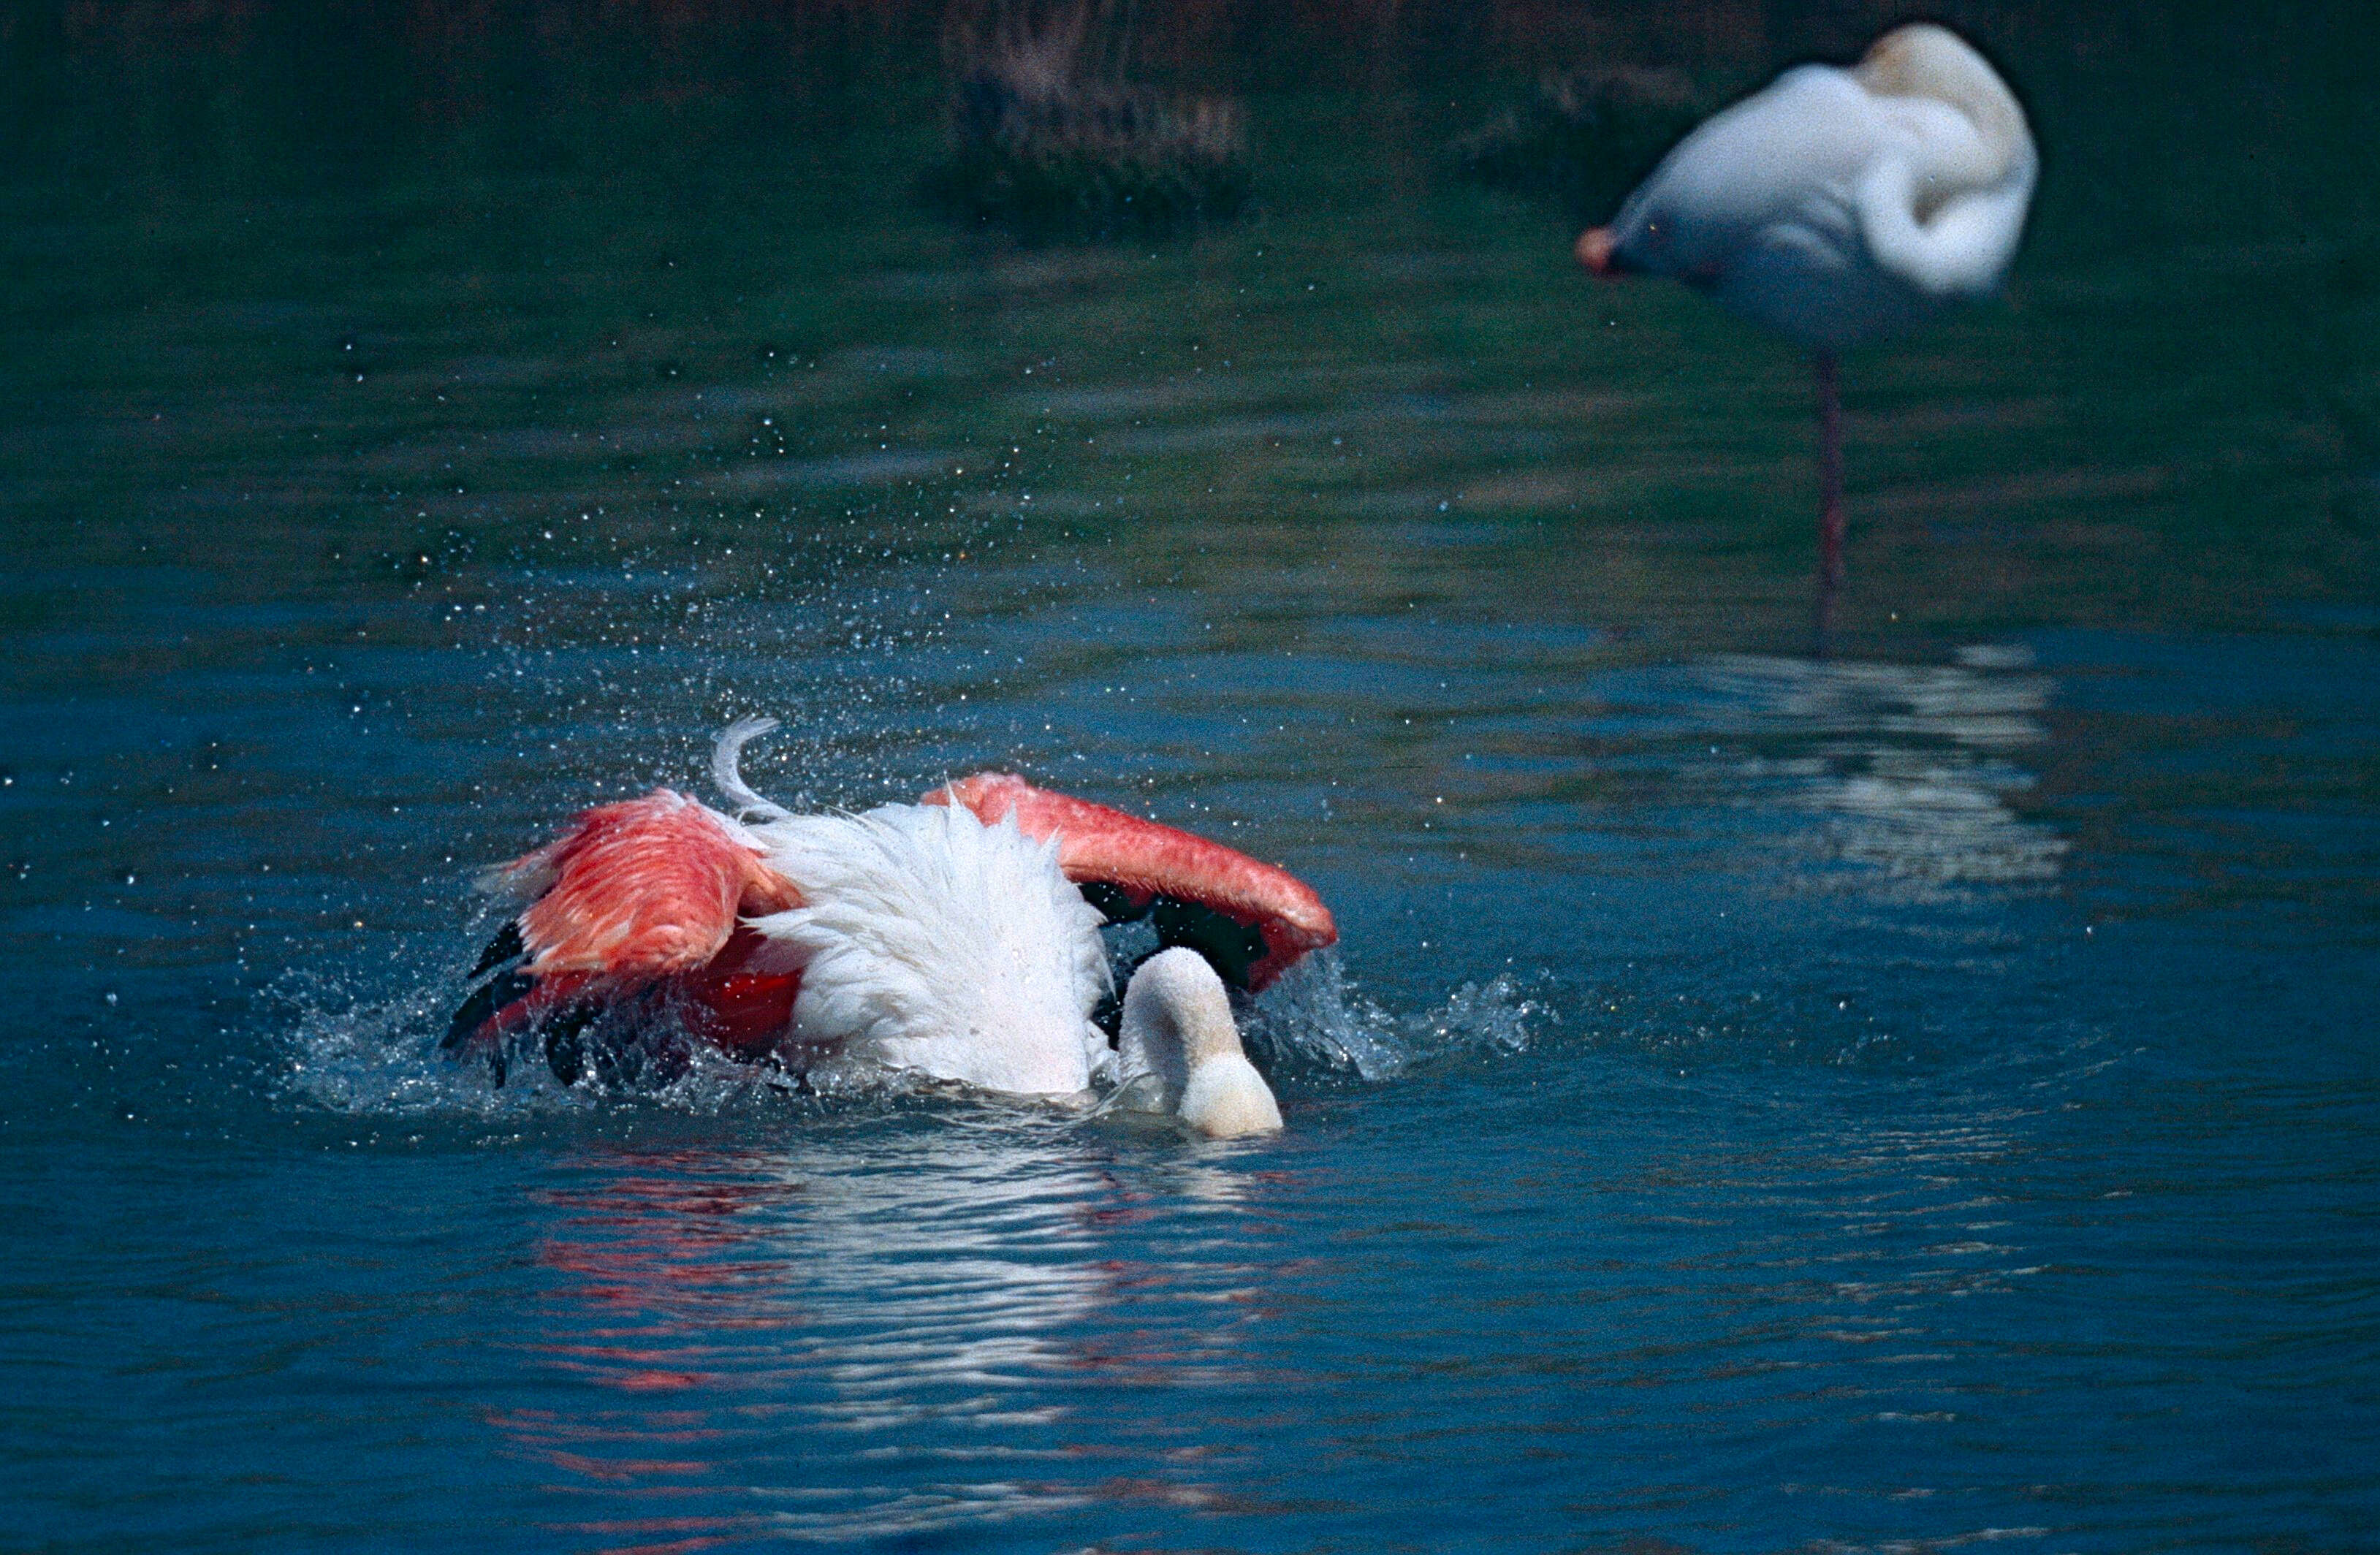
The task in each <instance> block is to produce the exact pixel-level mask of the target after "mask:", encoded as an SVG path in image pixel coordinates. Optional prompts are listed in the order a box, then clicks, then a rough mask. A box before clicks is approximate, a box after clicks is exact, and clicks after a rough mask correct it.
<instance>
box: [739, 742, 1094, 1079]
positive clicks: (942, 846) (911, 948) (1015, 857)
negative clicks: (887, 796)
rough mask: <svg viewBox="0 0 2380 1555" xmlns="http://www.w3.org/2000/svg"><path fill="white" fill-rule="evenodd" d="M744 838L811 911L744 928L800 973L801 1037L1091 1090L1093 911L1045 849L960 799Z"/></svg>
mask: <svg viewBox="0 0 2380 1555" xmlns="http://www.w3.org/2000/svg"><path fill="white" fill-rule="evenodd" d="M729 770H730V771H732V770H733V769H732V765H730V767H729ZM739 786H740V785H739ZM747 792H748V791H747ZM754 797H755V798H757V796H754ZM735 798H736V799H737V800H738V801H739V802H742V800H743V798H744V796H743V795H740V794H739V795H735ZM763 803H765V801H763ZM751 832H752V833H753V835H755V836H756V837H757V838H758V839H759V841H760V843H761V844H762V845H764V846H765V847H766V848H767V849H768V856H767V862H768V865H769V867H770V868H771V869H774V870H776V871H777V872H778V873H780V874H782V875H783V876H784V877H785V878H786V879H787V880H789V881H794V882H795V884H796V885H797V886H798V887H799V889H800V891H801V893H802V897H803V900H804V903H805V905H803V906H801V907H798V908H795V910H793V911H791V912H784V913H776V914H772V915H770V916H768V917H760V918H756V919H754V920H752V921H753V927H754V928H756V929H759V931H760V932H761V933H762V934H763V935H765V936H767V937H768V938H769V939H770V940H771V941H772V942H774V943H775V945H776V946H778V947H780V951H781V954H783V955H785V956H786V958H787V959H788V960H789V961H790V962H791V963H792V964H794V965H797V966H800V968H801V971H802V986H801V993H800V995H799V997H798V998H797V999H796V1000H795V1004H794V1028H795V1032H796V1033H797V1035H799V1036H800V1037H801V1038H802V1039H804V1040H807V1041H812V1042H821V1043H840V1044H842V1045H843V1051H844V1056H845V1057H846V1058H853V1059H860V1060H868V1061H873V1062H876V1063H883V1064H886V1065H888V1066H891V1067H893V1068H898V1069H908V1070H915V1071H918V1072H920V1073H923V1074H926V1075H932V1076H934V1077H936V1078H940V1079H946V1080H957V1081H962V1082H964V1083H965V1084H969V1085H976V1086H981V1087H986V1088H989V1089H992V1090H1002V1091H1011V1092H1015V1093H1019V1094H1027V1095H1050V1094H1070V1093H1073V1092H1075V1091H1079V1090H1082V1089H1083V1088H1085V1087H1087V1086H1088V1085H1089V1084H1090V1080H1091V1075H1092V1073H1093V1069H1094V1065H1095V1064H1096V1063H1099V1061H1100V1060H1102V1059H1104V1057H1105V1056H1106V1052H1107V1048H1106V1043H1105V1042H1104V1040H1103V1039H1101V1038H1100V1037H1099V1031H1098V1028H1097V1027H1093V1026H1092V1025H1091V1024H1090V1021H1089V1019H1088V1016H1089V1014H1090V1012H1091V1009H1092V1007H1093V1006H1094V1004H1096V1002H1098V1000H1099V996H1100V995H1101V994H1102V993H1104V992H1105V991H1106V990H1107V988H1108V973H1107V961H1106V958H1105V955H1104V954H1103V953H1102V951H1101V948H1100V945H1099V922H1100V917H1099V911H1098V909H1096V908H1094V907H1092V906H1091V905H1089V904H1088V903H1087V902H1085V901H1084V900H1083V896H1082V893H1081V892H1079V891H1077V890H1076V889H1075V886H1074V884H1073V883H1072V882H1071V881H1068V880H1067V879H1066V877H1065V876H1064V874H1062V872H1061V871H1060V870H1059V868H1058V860H1057V853H1056V848H1055V846H1054V844H1039V843H1036V842H1034V841H1033V840H1032V839H1030V838H1028V837H1026V835H1025V834H1024V833H1023V832H1020V831H1019V830H1018V829H1017V826H1016V823H1015V820H1014V818H1009V819H1005V820H1002V822H1001V823H1000V824H999V825H997V826H986V825H984V824H983V823H982V822H981V821H980V820H977V819H976V817H975V815H974V814H973V813H972V812H971V811H969V810H968V809H967V808H965V806H963V805H948V806H941V805H887V806H884V807H882V808H878V809H873V810H869V811H868V812H866V813H865V814H862V815H809V816H784V817H783V818H782V819H776V820H767V821H763V822H760V823H759V824H756V825H754V826H753V827H752V828H751Z"/></svg>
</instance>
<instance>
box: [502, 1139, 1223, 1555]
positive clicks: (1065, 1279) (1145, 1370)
mask: <svg viewBox="0 0 2380 1555" xmlns="http://www.w3.org/2000/svg"><path fill="white" fill-rule="evenodd" d="M872 1132H873V1133H874V1136H873V1137H870V1136H867V1135H861V1136H848V1137H846V1139H845V1140H844V1141H843V1143H844V1144H845V1145H848V1146H850V1147H851V1148H849V1149H848V1150H847V1151H845V1150H841V1149H834V1150H829V1149H821V1148H818V1147H815V1146H799V1147H795V1148H792V1149H789V1150H786V1151H784V1152H761V1151H744V1152H738V1153H735V1154H731V1155H726V1156H722V1155H720V1154H718V1153H716V1152H710V1151H705V1152H701V1153H699V1154H671V1153H659V1154H647V1153H638V1154H636V1155H630V1156H619V1157H610V1156H605V1157H598V1158H593V1159H590V1160H583V1161H580V1162H577V1163H575V1164H574V1165H573V1166H572V1167H571V1168H570V1169H569V1170H570V1172H571V1174H572V1175H573V1176H575V1177H577V1178H579V1179H581V1181H580V1182H579V1183H578V1184H577V1185H574V1186H571V1187H568V1188H565V1189H561V1190H557V1191H555V1192H553V1194H551V1195H550V1196H547V1202H549V1203H550V1204H551V1205H552V1206H553V1209H554V1210H555V1211H556V1214H555V1216H554V1217H553V1219H552V1220H551V1221H549V1223H548V1226H547V1229H546V1232H545V1233H544V1237H543V1241H542V1243H541V1245H540V1249H539V1253H538V1262H539V1264H540V1266H541V1267H542V1268H544V1269H545V1270H551V1271H553V1274H555V1275H556V1276H558V1277H559V1281H558V1283H557V1284H556V1285H555V1286H554V1288H553V1292H552V1294H551V1296H550V1297H549V1299H548V1301H547V1302H546V1304H545V1306H543V1308H542V1310H541V1311H540V1313H539V1315H538V1317H537V1318H536V1319H535V1328H536V1330H537V1332H538V1335H539V1337H537V1338H535V1339H533V1340H531V1341H530V1342H529V1346H528V1347H529V1354H530V1355H532V1356H534V1357H535V1358H536V1360H537V1361H538V1362H539V1363H540V1365H542V1366H544V1367H550V1368H552V1369H553V1371H555V1372H557V1373H559V1374H561V1375H564V1376H565V1377H569V1378H573V1379H581V1380H583V1381H585V1382H587V1383H589V1384H592V1385H593V1386H594V1387H595V1388H596V1389H597V1390H598V1391H597V1392H595V1393H594V1394H592V1395H589V1403H587V1404H586V1405H585V1406H582V1407H578V1408H574V1409H568V1410H556V1409H540V1410H534V1411H526V1412H508V1413H506V1414H504V1415H502V1416H501V1417H500V1420H499V1423H500V1424H501V1425H502V1426H503V1427H504V1430H505V1432H506V1434H507V1435H508V1437H510V1439H511V1440H513V1441H514V1442H515V1443H516V1446H517V1447H518V1448H519V1449H520V1450H521V1451H522V1452H525V1453H526V1454H528V1456H529V1457H530V1458H531V1459H532V1460H533V1461H536V1462H539V1463H540V1464H544V1465H546V1466H547V1467H548V1468H549V1469H551V1470H553V1471H555V1472H557V1473H558V1474H559V1475H560V1476H562V1477H561V1478H560V1479H558V1480H556V1481H554V1482H553V1484H552V1486H551V1487H550V1488H554V1489H556V1490H558V1491H561V1492H563V1493H566V1494H577V1495H581V1496H585V1495H593V1496H596V1497H597V1498H599V1500H600V1501H601V1503H602V1505H603V1511H602V1512H601V1513H600V1514H599V1515H597V1516H594V1517H591V1518H589V1519H586V1520H580V1521H574V1522H573V1524H572V1526H573V1527H574V1528H575V1529H577V1531H581V1532H588V1533H600V1534H601V1535H602V1536H604V1537H605V1539H606V1541H607V1542H609V1541H613V1540H617V1541H619V1542H620V1543H621V1544H623V1545H625V1544H629V1543H633V1542H635V1540H637V1539H638V1538H657V1537H661V1536H662V1535H663V1534H673V1535H675V1536H676V1537H737V1536H739V1535H740V1536H750V1535H754V1534H759V1533H766V1534H767V1535H769V1536H771V1537H779V1538H816V1539H823V1540H830V1541H834V1542H856V1541H867V1540H871V1539H880V1538H893V1537H926V1536H930V1535H934V1534H938V1533H950V1532H955V1531H958V1530H961V1529H966V1528H982V1527H989V1526H997V1525H1002V1524H1004V1523H1010V1522H1015V1521H1018V1520H1046V1519H1050V1518H1055V1517H1059V1516H1061V1515H1062V1514H1064V1513H1066V1512H1070V1511H1073V1510H1076V1509H1079V1508H1081V1507H1084V1506H1087V1505H1089V1504H1091V1503H1093V1502H1095V1501H1097V1500H1102V1499H1111V1500H1112V1499H1116V1498H1118V1497H1122V1498H1123V1499H1124V1500H1144V1499H1147V1497H1149V1496H1151V1495H1157V1496H1161V1497H1162V1498H1164V1499H1167V1500H1172V1501H1175V1502H1179V1503H1181V1504H1185V1505H1196V1504H1203V1503H1204V1502H1206V1501H1208V1500H1213V1499H1214V1498H1215V1496H1216V1494H1217V1493H1216V1491H1215V1490H1214V1488H1212V1487H1211V1486H1209V1485H1207V1484H1203V1483H1202V1482H1201V1481H1200V1480H1199V1479H1198V1478H1197V1477H1196V1457H1195V1456H1194V1457H1193V1458H1190V1459H1185V1460H1184V1462H1183V1464H1182V1465H1181V1468H1180V1470H1179V1471H1178V1472H1177V1473H1175V1474H1173V1475H1171V1476H1167V1477H1166V1478H1164V1479H1162V1480H1143V1479H1135V1478H1134V1477H1133V1476H1126V1475H1123V1474H1121V1473H1119V1472H1117V1470H1116V1468H1115V1467H1114V1463H1113V1461H1114V1460H1116V1459H1117V1458H1119V1457H1120V1456H1122V1455H1123V1454H1124V1453H1125V1452H1126V1451H1127V1448H1128V1444H1127V1443H1126V1442H1123V1441H1120V1440H1115V1438H1114V1437H1113V1436H1112V1435H1110V1434H1107V1433H1109V1432H1111V1431H1112V1429H1113V1427H1112V1423H1110V1424H1108V1425H1104V1426H1094V1425H1092V1424H1090V1423H1089V1422H1087V1421H1086V1420H1084V1419H1083V1418H1081V1417H1080V1416H1081V1415H1082V1413H1083V1410H1082V1406H1081V1404H1080V1403H1079V1402H1078V1401H1079V1400H1080V1399H1081V1397H1082V1396H1083V1394H1084V1393H1085V1391H1087V1390H1117V1389H1122V1390H1128V1391H1135V1392H1142V1391H1147V1390H1151V1389H1156V1390H1160V1391H1164V1392H1169V1393H1173V1394H1176V1395H1177V1396H1179V1395H1180V1391H1181V1390H1185V1389H1191V1390H1195V1389H1200V1388H1210V1389H1211V1388H1215V1387H1219V1386H1223V1387H1230V1386H1239V1387H1245V1386H1247V1385H1248V1384H1247V1381H1246V1380H1245V1378H1244V1377H1243V1375H1242V1374H1243V1373H1245V1370H1246V1368H1247V1366H1248V1364H1249V1363H1248V1361H1247V1358H1246V1356H1245V1354H1244V1347H1243V1344H1242V1342H1241V1336H1242V1335H1243V1333H1244V1332H1245V1330H1246V1328H1247V1326H1248V1325H1249V1324H1250V1323H1252V1322H1254V1321H1257V1312H1258V1311H1259V1309H1260V1308H1261V1307H1262V1306H1263V1305H1264V1304H1265V1298H1264V1296H1263V1295H1262V1294H1261V1290H1262V1285H1263V1282H1264V1281H1265V1278H1266V1276H1265V1273H1264V1271H1263V1269H1262V1267H1261V1266H1259V1265H1257V1264H1255V1263H1251V1262H1250V1261H1248V1259H1249V1256H1250V1255H1251V1254H1252V1253H1254V1252H1256V1251H1257V1250H1258V1249H1260V1248H1261V1247H1262V1245H1263V1244H1264V1243H1265V1241H1267V1240H1268V1238H1267V1237H1266V1236H1265V1235H1264V1233H1263V1232H1262V1230H1261V1227H1260V1223H1258V1222H1255V1221H1250V1220H1249V1218H1248V1216H1247V1213H1246V1210H1245V1208H1243V1204H1244V1201H1245V1199H1246V1198H1247V1197H1248V1188H1249V1186H1250V1184H1249V1180H1248V1179H1247V1177H1246V1175H1245V1171H1244V1169H1242V1168H1237V1167H1233V1166H1230V1165H1225V1164H1211V1163H1207V1162H1204V1161H1202V1160H1170V1161H1158V1162H1133V1161H1130V1160H1126V1161H1124V1162H1123V1163H1119V1162H1118V1161H1117V1160H1115V1159H1114V1158H1112V1157H1111V1156H1107V1155H1105V1154H1104V1153H1102V1152H1097V1151H1095V1150H1093V1151H1087V1150H1086V1149H1085V1148H1083V1147H1082V1146H1081V1145H1079V1144H1077V1143H1074V1142H1072V1141H1070V1140H1069V1139H1068V1137H1067V1136H1066V1135H1065V1133H1064V1132H1063V1131H1062V1130H1061V1129H1059V1128H1057V1127H1054V1126H1052V1127H1050V1128H1046V1129H1043V1130H1040V1131H1038V1132H1037V1131H1036V1129H1035V1128H1034V1127H1033V1126H1032V1125H1031V1124H1019V1123H1018V1122H1016V1121H1014V1120H1003V1119H1000V1118H998V1117H997V1116H996V1115H992V1114H987V1115H986V1116H985V1117H984V1118H982V1119H980V1120H977V1121H974V1122H969V1121H967V1120H965V1119H960V1120H951V1121H948V1122H943V1123H938V1124H935V1125H934V1126H933V1127H931V1128H930V1129H929V1130H915V1129H912V1130H906V1131H903V1132H900V1133H897V1134H896V1135H895V1136H893V1137H890V1138H887V1137H884V1136H882V1134H881V1132H880V1131H872ZM1209 1153H1214V1154H1219V1155H1220V1154H1221V1153H1220V1152H1209ZM1120 1234H1136V1235H1138V1236H1142V1237H1149V1238H1153V1239H1154V1240H1155V1241H1157V1242H1158V1243H1159V1244H1160V1245H1161V1246H1162V1247H1163V1249H1164V1255H1165V1256H1164V1257H1161V1258H1152V1257H1147V1256H1146V1255H1145V1254H1144V1255H1141V1256H1118V1255H1119V1249H1118V1247H1117V1245H1116V1243H1117V1240H1118V1238H1119V1236H1120ZM621 1395H625V1396H621ZM1184 1407H1185V1408H1186V1407H1187V1405H1186V1404H1185V1405H1184ZM1145 1428H1146V1429H1147V1430H1150V1431H1154V1432H1155V1433H1156V1434H1157V1435H1158V1436H1160V1437H1161V1436H1164V1435H1166V1434H1169V1427H1167V1426H1166V1424H1165V1423H1164V1422H1163V1421H1161V1420H1160V1421H1151V1422H1148V1423H1147V1427H1145ZM791 1442H798V1443H800V1444H801V1445H800V1447H799V1449H798V1451H795V1452H791V1453H790V1454H785V1453H783V1452H782V1450H781V1449H779V1448H777V1447H772V1445H771V1444H772V1443H791ZM764 1465H774V1466H773V1467H767V1466H764ZM690 1495H700V1496H702V1497H704V1498H705V1499H706V1500H710V1499H712V1498H719V1497H723V1498H724V1499H725V1501H726V1503H727V1508H728V1509H727V1510H725V1511H721V1512H706V1513H705V1514H703V1515H701V1516H698V1517H689V1516H686V1515H685V1513H684V1510H683V1509H684V1508H685V1506H686V1504H687V1500H686V1498H687V1497H689V1496H690Z"/></svg>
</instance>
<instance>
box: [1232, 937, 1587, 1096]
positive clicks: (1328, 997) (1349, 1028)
mask: <svg viewBox="0 0 2380 1555" xmlns="http://www.w3.org/2000/svg"><path fill="white" fill-rule="evenodd" d="M1555 1018H1556V1016H1555V1013H1554V1011H1553V1010H1552V1009H1551V1008H1549V1007H1548V1005H1547V1004H1546V1003H1545V1002H1543V1001H1541V1000H1539V999H1536V998H1534V997H1529V996H1526V995H1524V993H1523V992H1522V990H1521V988H1520V985H1519V983H1518V982H1517V980H1516V979H1514V978H1512V976H1511V975H1510V974H1499V975H1498V976H1496V977H1494V978H1489V979H1488V980H1487V981H1486V982H1484V983H1483V982H1465V983H1463V985H1462V986H1460V987H1459V988H1457V989H1455V990H1453V991H1452V992H1451V993H1449V994H1448V995H1447V998H1446V1002H1444V1003H1442V1004H1439V1005H1438V1006H1437V1007H1436V1008H1434V1009H1431V1010H1427V1011H1425V1012H1423V1013H1421V1014H1407V1015H1399V1014H1394V1013H1392V1012H1390V1010H1388V1009H1387V1008H1385V1007H1384V1006H1382V1005H1381V1004H1379V1003H1378V1002H1376V1001H1374V1000H1372V999H1371V998H1369V997H1367V996H1366V994H1365V993H1364V992H1363V990H1361V989H1360V988H1359V987H1357V986H1356V984H1355V983H1354V982H1353V981H1352V980H1351V979H1350V978H1348V977H1347V974H1346V969H1345V967H1344V966H1343V965H1342V963H1341V961H1340V959H1339V956H1338V954H1337V953H1336V952H1332V951H1324V952H1322V953H1320V954H1316V955H1311V956H1308V957H1307V958H1306V959H1305V961H1304V962H1302V963H1300V964H1299V965H1298V966H1296V967H1294V968H1293V969H1292V970H1291V972H1290V973H1289V975H1288V976H1287V977H1284V978H1281V982H1280V983H1279V984H1277V985H1276V986H1275V987H1274V988H1273V989H1271V990H1269V991H1268V992H1267V993H1266V995H1265V996H1264V998H1263V999H1261V1000H1259V1001H1257V1002H1256V1004H1255V1005H1254V1006H1253V1007H1252V1008H1251V1009H1250V1010H1249V1011H1248V1012H1247V1014H1246V1016H1245V1019H1244V1021H1243V1023H1242V1027H1241V1036H1242V1038H1243V1039H1245V1041H1246V1043H1247V1046H1248V1049H1249V1051H1250V1053H1251V1055H1252V1056H1253V1057H1254V1058H1255V1060H1256V1062H1257V1064H1258V1065H1259V1066H1260V1067H1261V1068H1263V1069H1264V1071H1265V1072H1266V1073H1267V1074H1268V1075H1271V1076H1272V1077H1273V1078H1275V1079H1276V1080H1292V1081H1294V1080H1300V1079H1339V1080H1354V1081H1362V1082H1367V1083H1378V1082H1381V1081H1387V1080H1392V1079H1395V1078H1396V1077H1398V1076H1399V1075H1403V1074H1405V1073H1406V1072H1407V1071H1409V1070H1411V1069H1414V1068H1416V1067H1421V1066H1426V1065H1428V1064H1432V1063H1449V1062H1455V1061H1458V1060H1462V1059H1465V1058H1497V1057H1503V1056H1507V1055H1510V1054H1513V1053H1518V1052H1522V1051H1525V1050H1526V1049H1527V1048H1528V1047H1529V1045H1530V1044H1531V1042H1532V1041H1533V1040H1534V1039H1535V1032H1536V1029H1537V1028H1538V1027H1541V1026H1543V1025H1545V1024H1548V1023H1550V1022H1551V1021H1552V1020H1554V1019H1555Z"/></svg>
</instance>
